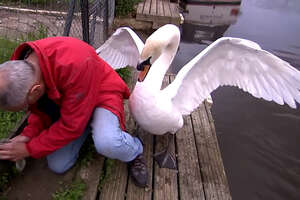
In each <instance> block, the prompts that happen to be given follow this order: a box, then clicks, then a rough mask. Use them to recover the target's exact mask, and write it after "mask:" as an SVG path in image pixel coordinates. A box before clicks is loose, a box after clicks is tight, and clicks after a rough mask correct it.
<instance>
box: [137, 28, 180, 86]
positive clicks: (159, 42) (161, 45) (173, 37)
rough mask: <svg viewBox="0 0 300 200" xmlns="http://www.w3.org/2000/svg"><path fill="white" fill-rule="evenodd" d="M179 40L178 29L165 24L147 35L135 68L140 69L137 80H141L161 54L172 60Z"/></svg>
mask: <svg viewBox="0 0 300 200" xmlns="http://www.w3.org/2000/svg"><path fill="white" fill-rule="evenodd" d="M179 42H180V31H179V29H178V27H177V26H175V25H173V24H167V25H164V26H162V27H160V28H159V29H157V30H156V31H155V32H154V33H152V35H150V36H149V37H148V39H147V40H146V42H145V46H144V48H143V50H142V53H141V55H140V61H139V64H138V66H137V70H139V71H142V72H141V73H140V76H139V81H143V80H144V79H145V77H146V75H147V73H148V71H149V70H150V67H151V65H152V64H153V63H154V62H155V61H156V60H157V59H158V58H159V57H160V56H161V55H162V54H163V53H166V55H169V56H170V60H173V58H174V56H175V54H176V52H177V48H178V45H179Z"/></svg>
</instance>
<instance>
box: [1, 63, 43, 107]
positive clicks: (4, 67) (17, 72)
mask: <svg viewBox="0 0 300 200" xmlns="http://www.w3.org/2000/svg"><path fill="white" fill-rule="evenodd" d="M40 76H41V74H38V73H37V70H36V67H35V66H34V65H32V64H31V63H29V62H28V61H25V60H16V61H7V62H5V63H3V64H1V65H0V109H3V110H8V111H19V110H24V109H26V108H27V107H28V105H30V104H34V103H35V102H36V101H37V100H38V99H39V98H40V97H41V96H42V95H43V94H44V90H45V89H44V85H43V84H41V83H40V81H41V79H40Z"/></svg>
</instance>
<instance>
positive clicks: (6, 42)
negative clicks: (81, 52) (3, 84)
mask: <svg viewBox="0 0 300 200" xmlns="http://www.w3.org/2000/svg"><path fill="white" fill-rule="evenodd" d="M114 2H115V1H114V0H113V1H112V0H0V61H3V60H6V59H7V54H9V53H10V49H11V51H12V50H13V48H15V46H16V45H17V44H19V43H20V42H23V41H27V40H35V39H40V38H44V37H51V36H63V35H64V36H72V37H76V38H80V39H82V40H84V41H86V42H88V43H90V44H91V45H93V46H94V47H95V48H97V47H99V46H100V45H101V43H103V41H105V39H106V38H107V32H108V27H109V23H111V22H112V19H113V16H114ZM0 63H1V62H0Z"/></svg>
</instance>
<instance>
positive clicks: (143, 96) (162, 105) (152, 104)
mask: <svg viewBox="0 0 300 200" xmlns="http://www.w3.org/2000/svg"><path fill="white" fill-rule="evenodd" d="M129 107H130V111H131V113H132V115H133V117H134V119H135V120H136V121H137V123H138V124H139V125H140V126H141V127H142V128H143V129H144V130H146V131H148V132H150V133H152V134H156V135H162V134H165V133H166V132H172V133H175V132H176V131H177V130H178V129H179V128H181V127H182V125H183V119H182V116H181V114H180V113H179V112H178V111H177V110H175V109H174V107H173V105H172V102H171V100H170V99H167V98H165V97H163V96H161V95H160V92H157V93H155V92H153V91H149V90H147V89H146V88H143V89H141V88H139V87H136V88H135V89H134V91H133V92H132V94H131V96H130V99H129Z"/></svg>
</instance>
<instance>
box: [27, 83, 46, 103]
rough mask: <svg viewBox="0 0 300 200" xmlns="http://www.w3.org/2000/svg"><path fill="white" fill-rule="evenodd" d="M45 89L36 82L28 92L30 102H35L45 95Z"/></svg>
mask: <svg viewBox="0 0 300 200" xmlns="http://www.w3.org/2000/svg"><path fill="white" fill-rule="evenodd" d="M43 93H44V89H43V87H42V85H40V84H36V85H34V86H32V88H31V89H30V90H29V92H28V96H27V101H28V104H34V103H35V102H37V100H39V98H40V97H41V96H42V95H43Z"/></svg>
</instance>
